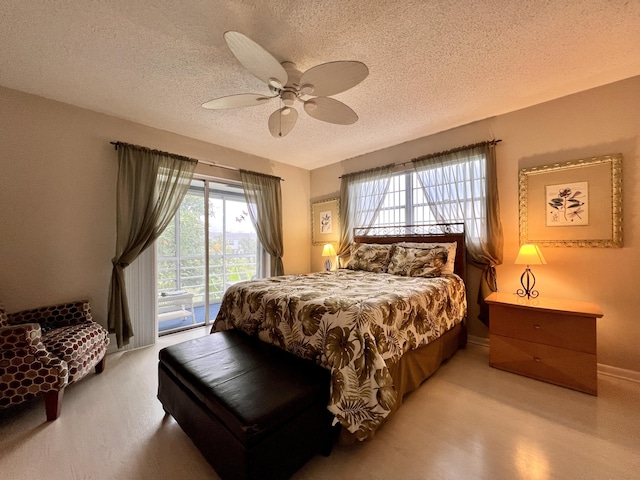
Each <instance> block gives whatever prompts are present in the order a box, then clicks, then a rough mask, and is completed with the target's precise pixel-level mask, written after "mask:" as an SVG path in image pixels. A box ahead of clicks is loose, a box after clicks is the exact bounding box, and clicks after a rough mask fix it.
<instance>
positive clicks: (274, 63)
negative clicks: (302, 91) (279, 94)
mask: <svg viewBox="0 0 640 480" xmlns="http://www.w3.org/2000/svg"><path fill="white" fill-rule="evenodd" d="M224 39H225V41H226V42H227V46H228V47H229V49H230V50H231V53H233V55H234V56H235V57H236V58H237V59H238V61H239V62H240V64H242V66H243V67H244V68H246V69H247V70H249V72H251V74H252V75H254V76H255V77H256V78H259V79H260V80H262V81H263V82H264V83H266V84H267V85H269V84H270V85H273V86H274V87H276V88H282V86H284V85H286V84H287V79H288V77H287V72H286V71H285V69H284V68H283V67H282V65H280V62H278V60H276V59H275V58H274V57H273V55H271V54H270V53H269V52H267V51H266V50H265V49H264V48H262V47H261V46H260V45H258V44H257V43H256V42H254V41H253V40H251V39H250V38H249V37H247V36H246V35H243V34H242V33H240V32H233V31H229V32H225V34H224ZM276 82H279V85H278V84H277V83H276Z"/></svg>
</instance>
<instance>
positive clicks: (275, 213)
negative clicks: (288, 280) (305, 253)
mask: <svg viewBox="0 0 640 480" xmlns="http://www.w3.org/2000/svg"><path fill="white" fill-rule="evenodd" d="M240 178H241V179H242V188H243V189H244V195H245V197H246V199H247V206H248V208H249V218H251V223H253V226H254V228H255V229H256V233H257V234H258V239H259V240H260V243H261V244H262V246H263V247H264V249H265V250H266V251H267V253H268V254H269V255H270V256H271V275H272V276H279V275H284V265H283V264H282V256H283V255H284V247H283V241H282V192H281V189H280V181H281V179H280V178H279V177H274V176H272V175H264V174H262V173H256V172H249V171H247V170H240Z"/></svg>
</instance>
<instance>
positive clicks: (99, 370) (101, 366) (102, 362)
mask: <svg viewBox="0 0 640 480" xmlns="http://www.w3.org/2000/svg"><path fill="white" fill-rule="evenodd" d="M106 363H107V354H106V353H105V354H104V357H102V360H100V361H99V362H98V363H97V365H96V373H102V371H103V370H104V366H105V365H106Z"/></svg>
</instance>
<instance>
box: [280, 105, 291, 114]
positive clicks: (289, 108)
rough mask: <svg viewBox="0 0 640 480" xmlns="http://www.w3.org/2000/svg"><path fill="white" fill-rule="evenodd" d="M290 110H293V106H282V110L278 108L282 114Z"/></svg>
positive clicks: (288, 112)
mask: <svg viewBox="0 0 640 480" xmlns="http://www.w3.org/2000/svg"><path fill="white" fill-rule="evenodd" d="M292 110H293V108H291V107H284V108H283V109H282V110H280V113H281V114H282V115H289V114H290V113H291V111H292Z"/></svg>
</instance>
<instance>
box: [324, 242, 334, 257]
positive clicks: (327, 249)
mask: <svg viewBox="0 0 640 480" xmlns="http://www.w3.org/2000/svg"><path fill="white" fill-rule="evenodd" d="M322 256H323V257H335V256H336V249H335V248H333V245H331V244H330V243H327V244H326V245H325V246H324V248H323V249H322Z"/></svg>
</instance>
